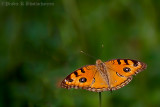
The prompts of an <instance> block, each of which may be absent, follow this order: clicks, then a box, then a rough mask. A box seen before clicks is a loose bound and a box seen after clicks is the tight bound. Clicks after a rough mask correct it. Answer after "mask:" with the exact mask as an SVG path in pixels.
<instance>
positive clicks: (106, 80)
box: [61, 59, 147, 92]
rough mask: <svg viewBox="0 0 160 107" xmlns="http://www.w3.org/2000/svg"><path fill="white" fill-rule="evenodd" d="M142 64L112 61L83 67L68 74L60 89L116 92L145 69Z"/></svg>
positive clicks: (138, 62)
mask: <svg viewBox="0 0 160 107" xmlns="http://www.w3.org/2000/svg"><path fill="white" fill-rule="evenodd" d="M146 68H147V65H146V64H145V63H143V62H140V61H136V60H132V59H113V60H108V61H106V62H102V61H101V60H100V59H98V60H96V65H86V66H83V67H81V68H79V69H77V70H75V71H74V72H72V73H71V74H69V75H68V76H67V77H66V78H65V79H64V80H63V81H62V82H61V87H62V88H67V89H70V88H75V89H79V88H81V89H86V90H89V91H93V92H103V91H112V90H117V89H120V88H122V87H124V86H125V85H127V84H128V83H129V82H130V81H131V80H132V76H133V75H136V74H137V73H139V72H141V71H142V70H144V69H146Z"/></svg>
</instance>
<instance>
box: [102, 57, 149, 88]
mask: <svg viewBox="0 0 160 107" xmlns="http://www.w3.org/2000/svg"><path fill="white" fill-rule="evenodd" d="M105 65H106V67H107V72H109V75H108V76H109V81H110V85H111V90H116V89H119V88H121V87H123V86H125V85H127V84H128V83H129V82H130V81H131V80H132V75H136V74H137V73H139V72H140V71H142V70H144V69H146V67H147V65H146V64H144V63H142V62H139V61H136V60H131V59H115V60H109V61H107V62H105Z"/></svg>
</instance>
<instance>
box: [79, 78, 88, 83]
mask: <svg viewBox="0 0 160 107" xmlns="http://www.w3.org/2000/svg"><path fill="white" fill-rule="evenodd" d="M86 81H87V79H86V78H85V77H82V78H80V79H79V82H81V83H84V82H86Z"/></svg>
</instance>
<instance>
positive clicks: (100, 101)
mask: <svg viewBox="0 0 160 107" xmlns="http://www.w3.org/2000/svg"><path fill="white" fill-rule="evenodd" d="M101 105H102V95H101V92H99V107H101Z"/></svg>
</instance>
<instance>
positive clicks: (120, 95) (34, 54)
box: [0, 0, 160, 107]
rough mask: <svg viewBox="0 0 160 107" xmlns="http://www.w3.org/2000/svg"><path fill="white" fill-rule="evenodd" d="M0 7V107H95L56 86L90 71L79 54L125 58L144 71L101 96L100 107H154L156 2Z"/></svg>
mask: <svg viewBox="0 0 160 107" xmlns="http://www.w3.org/2000/svg"><path fill="white" fill-rule="evenodd" d="M2 2H7V1H5V0H4V1H0V69H1V70H0V83H1V88H0V106H1V107H2V106H4V107H7V106H10V107H23V106H24V107H25V106H26V107H28V106H29V107H35V106H36V107H98V105H99V98H98V93H93V92H89V91H85V90H74V89H71V90H66V89H61V88H59V87H58V84H59V83H60V82H61V80H63V79H64V78H65V77H66V76H67V75H68V74H69V73H71V72H73V71H74V70H76V69H77V68H80V67H81V66H84V65H86V64H95V61H96V59H93V58H91V57H88V56H86V55H85V54H83V53H81V52H80V51H84V52H85V53H88V54H90V55H92V56H94V57H96V58H97V59H98V58H99V59H101V60H103V61H106V60H109V59H115V58H129V59H136V60H140V61H142V62H145V63H147V65H148V68H147V70H145V71H143V72H141V73H140V74H138V75H137V76H136V77H134V78H133V80H132V81H131V83H130V84H128V85H127V86H125V87H124V88H121V89H119V90H117V91H113V92H112V93H110V92H103V93H102V107H159V106H160V102H159V101H160V71H159V70H160V30H159V29H160V20H159V19H160V12H159V10H160V1H158V0H146V1H145V0H144V1H143V0H128V1H127V0H119V1H115V0H106V1H104V0H86V1H85V0H62V1H61V0H53V1H44V0H41V1H37V2H49V3H54V5H52V6H5V5H4V4H3V5H2ZM12 2H13V1H12ZM14 2H19V1H18V0H14ZM24 2H25V1H24ZM27 2H35V1H34V0H30V1H27Z"/></svg>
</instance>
